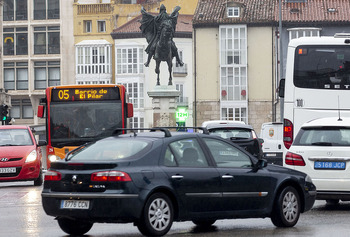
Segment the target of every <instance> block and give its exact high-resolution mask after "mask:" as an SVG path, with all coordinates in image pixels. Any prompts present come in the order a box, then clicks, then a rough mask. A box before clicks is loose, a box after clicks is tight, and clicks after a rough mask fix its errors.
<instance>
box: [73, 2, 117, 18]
mask: <svg viewBox="0 0 350 237" xmlns="http://www.w3.org/2000/svg"><path fill="white" fill-rule="evenodd" d="M77 6H78V15H93V14H110V13H112V12H113V7H112V5H111V4H110V3H98V4H79V5H77Z"/></svg>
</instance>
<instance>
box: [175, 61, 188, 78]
mask: <svg viewBox="0 0 350 237" xmlns="http://www.w3.org/2000/svg"><path fill="white" fill-rule="evenodd" d="M173 73H174V74H177V75H176V76H181V75H182V76H186V75H187V64H186V63H185V64H184V65H183V66H182V67H177V66H176V64H174V66H173Z"/></svg>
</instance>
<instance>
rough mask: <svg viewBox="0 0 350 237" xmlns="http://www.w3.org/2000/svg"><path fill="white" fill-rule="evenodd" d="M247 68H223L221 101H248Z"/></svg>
mask: <svg viewBox="0 0 350 237" xmlns="http://www.w3.org/2000/svg"><path fill="white" fill-rule="evenodd" d="M246 70H247V68H246V67H221V100H222V101H246V100H247V71H246Z"/></svg>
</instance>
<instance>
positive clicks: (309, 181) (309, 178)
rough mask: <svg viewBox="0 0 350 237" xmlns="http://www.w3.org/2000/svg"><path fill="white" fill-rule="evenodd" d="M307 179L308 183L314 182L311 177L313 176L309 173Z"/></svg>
mask: <svg viewBox="0 0 350 237" xmlns="http://www.w3.org/2000/svg"><path fill="white" fill-rule="evenodd" d="M305 181H306V182H308V183H312V179H311V177H310V176H309V175H306V177H305Z"/></svg>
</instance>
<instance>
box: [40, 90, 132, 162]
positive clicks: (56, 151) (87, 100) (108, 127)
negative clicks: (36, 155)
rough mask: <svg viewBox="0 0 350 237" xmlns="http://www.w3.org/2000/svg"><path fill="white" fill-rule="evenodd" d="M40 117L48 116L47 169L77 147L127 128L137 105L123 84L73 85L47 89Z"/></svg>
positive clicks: (42, 101) (41, 105)
mask: <svg viewBox="0 0 350 237" xmlns="http://www.w3.org/2000/svg"><path fill="white" fill-rule="evenodd" d="M40 102H41V104H40V105H39V107H38V117H41V118H43V117H46V140H47V151H46V154H47V168H49V167H50V162H53V161H56V160H58V159H63V158H64V157H65V154H66V153H68V152H69V151H71V150H73V149H75V148H76V147H77V146H80V145H82V144H85V143H87V142H91V141H95V140H98V139H100V138H103V137H106V136H109V135H111V134H112V133H113V131H114V130H115V129H116V128H126V127H127V124H128V121H127V118H131V117H133V105H132V104H131V103H128V96H127V93H126V90H125V87H124V86H123V85H69V86H54V87H49V88H47V89H46V98H44V99H42V100H41V101H40Z"/></svg>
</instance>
